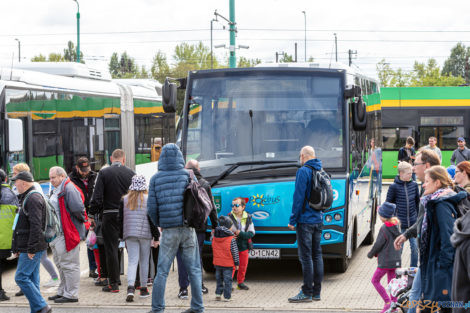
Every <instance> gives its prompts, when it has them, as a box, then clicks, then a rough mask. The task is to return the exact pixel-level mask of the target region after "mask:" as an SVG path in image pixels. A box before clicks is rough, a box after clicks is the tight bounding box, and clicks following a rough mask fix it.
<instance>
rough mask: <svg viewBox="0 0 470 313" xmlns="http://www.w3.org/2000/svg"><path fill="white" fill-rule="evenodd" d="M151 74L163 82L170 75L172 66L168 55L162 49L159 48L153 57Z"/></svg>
mask: <svg viewBox="0 0 470 313" xmlns="http://www.w3.org/2000/svg"><path fill="white" fill-rule="evenodd" d="M150 75H151V77H153V79H155V80H157V81H159V82H160V83H162V84H163V82H164V81H165V78H166V77H168V76H170V66H169V65H168V62H167V60H166V55H165V54H164V53H163V52H161V51H160V50H158V52H157V54H155V56H154V57H153V60H152V67H151V68H150Z"/></svg>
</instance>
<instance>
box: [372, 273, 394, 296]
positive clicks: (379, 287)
mask: <svg viewBox="0 0 470 313" xmlns="http://www.w3.org/2000/svg"><path fill="white" fill-rule="evenodd" d="M385 275H387V285H388V283H389V282H390V281H391V280H392V279H393V278H395V269H394V268H392V269H384V268H378V267H377V269H376V270H375V273H374V275H373V276H372V281H371V282H372V285H374V287H375V290H377V292H378V293H379V295H380V296H381V297H382V299H383V300H384V302H385V303H390V300H391V301H393V302H396V301H397V298H396V297H393V296H392V295H390V296H388V293H387V291H386V290H385V288H384V287H383V286H382V284H381V283H380V280H381V279H382V277H384V276H385Z"/></svg>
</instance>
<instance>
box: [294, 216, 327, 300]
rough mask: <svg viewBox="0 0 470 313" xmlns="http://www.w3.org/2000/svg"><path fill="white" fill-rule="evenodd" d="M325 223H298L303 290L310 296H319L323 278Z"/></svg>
mask: <svg viewBox="0 0 470 313" xmlns="http://www.w3.org/2000/svg"><path fill="white" fill-rule="evenodd" d="M322 228H323V225H322V223H318V224H301V223H299V224H297V227H296V229H297V245H298V249H299V261H300V264H301V265H302V274H303V277H304V284H303V286H302V291H303V293H304V294H305V295H308V296H319V295H320V292H321V282H322V280H323V258H322V251H321V246H320V240H321V233H322Z"/></svg>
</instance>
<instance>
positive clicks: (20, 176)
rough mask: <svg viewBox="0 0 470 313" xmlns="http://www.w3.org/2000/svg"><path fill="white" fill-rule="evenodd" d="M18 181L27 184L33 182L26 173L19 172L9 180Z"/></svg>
mask: <svg viewBox="0 0 470 313" xmlns="http://www.w3.org/2000/svg"><path fill="white" fill-rule="evenodd" d="M18 179H19V180H23V181H26V182H29V183H32V182H33V181H34V177H33V175H32V174H31V173H30V172H28V171H24V172H19V173H18V175H16V176H15V177H13V178H12V179H11V180H12V181H15V180H18Z"/></svg>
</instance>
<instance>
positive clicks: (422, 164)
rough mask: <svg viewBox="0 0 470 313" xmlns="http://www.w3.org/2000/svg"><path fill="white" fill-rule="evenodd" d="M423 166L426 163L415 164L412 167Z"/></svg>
mask: <svg viewBox="0 0 470 313" xmlns="http://www.w3.org/2000/svg"><path fill="white" fill-rule="evenodd" d="M423 164H426V163H415V164H414V165H413V166H418V165H423Z"/></svg>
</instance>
